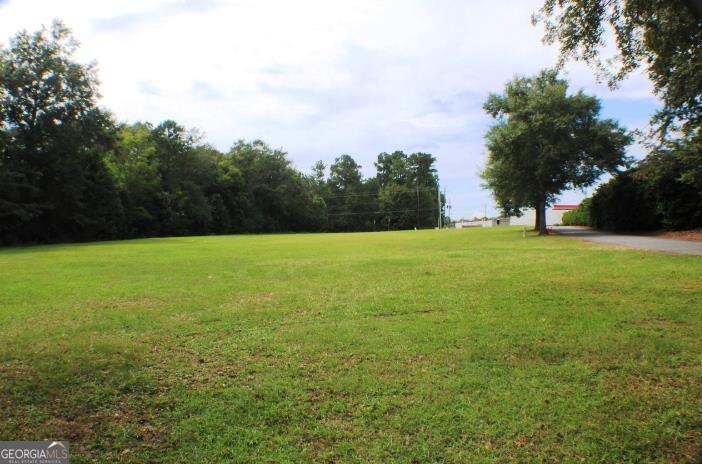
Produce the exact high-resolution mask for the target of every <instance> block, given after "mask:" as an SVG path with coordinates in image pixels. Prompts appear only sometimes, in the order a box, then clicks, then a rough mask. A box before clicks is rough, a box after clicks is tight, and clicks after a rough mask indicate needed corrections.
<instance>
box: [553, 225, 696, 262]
mask: <svg viewBox="0 0 702 464" xmlns="http://www.w3.org/2000/svg"><path fill="white" fill-rule="evenodd" d="M553 231H554V232H555V233H556V234H559V235H565V236H568V237H574V238H578V239H580V240H584V241H586V242H596V243H602V244H605V245H618V246H625V247H629V248H638V249H641V250H651V251H662V252H666V253H678V254H683V255H698V256H702V242H694V241H689V240H674V239H670V238H658V237H645V236H641V235H621V234H613V233H610V232H601V231H599V230H593V229H590V228H587V227H572V226H559V227H554V228H553Z"/></svg>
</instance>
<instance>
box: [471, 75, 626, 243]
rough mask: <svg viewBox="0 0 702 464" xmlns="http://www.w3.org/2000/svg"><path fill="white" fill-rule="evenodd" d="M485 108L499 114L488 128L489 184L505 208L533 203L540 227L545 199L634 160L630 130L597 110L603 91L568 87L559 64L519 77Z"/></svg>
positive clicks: (511, 209)
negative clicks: (596, 94)
mask: <svg viewBox="0 0 702 464" xmlns="http://www.w3.org/2000/svg"><path fill="white" fill-rule="evenodd" d="M484 109H485V111H486V112H487V113H488V114H490V115H491V116H492V117H494V118H496V120H497V123H496V124H495V125H494V126H493V127H491V128H490V130H489V131H488V133H487V135H486V141H487V149H488V161H487V165H486V167H485V169H484V171H483V172H482V177H483V179H484V181H485V185H486V187H488V188H490V189H491V190H492V192H493V195H494V197H495V199H496V201H497V203H498V206H499V207H500V208H501V209H502V210H503V212H504V213H505V214H508V215H509V214H519V213H520V210H521V209H523V208H535V209H536V211H537V223H536V224H535V227H536V229H538V230H539V232H540V233H542V234H543V233H545V232H546V217H545V210H546V207H547V206H548V205H550V204H551V203H552V202H553V201H554V200H555V199H556V197H557V196H558V195H559V194H560V193H561V192H562V191H563V190H566V189H570V188H584V187H587V186H590V185H592V184H593V183H594V182H595V181H596V180H597V179H598V178H599V177H600V176H601V175H602V174H604V173H605V172H615V171H617V170H618V169H619V168H620V167H622V166H625V165H626V164H627V163H628V161H629V160H628V158H627V157H626V153H625V148H626V146H627V145H629V144H630V143H631V141H632V138H631V136H630V135H629V134H628V133H627V132H626V131H625V130H624V129H623V128H621V127H619V125H618V124H617V123H616V122H615V121H612V120H609V119H600V118H599V112H600V103H599V101H598V100H597V98H595V97H593V96H589V95H585V94H584V93H583V92H582V91H578V92H577V93H575V94H568V83H567V81H565V80H563V79H560V78H558V74H557V71H554V70H545V71H542V72H540V73H539V74H538V75H536V76H534V77H517V78H515V79H513V80H512V81H510V82H508V83H507V84H506V85H505V90H504V93H503V94H491V95H490V96H489V97H488V99H487V101H486V102H485V104H484Z"/></svg>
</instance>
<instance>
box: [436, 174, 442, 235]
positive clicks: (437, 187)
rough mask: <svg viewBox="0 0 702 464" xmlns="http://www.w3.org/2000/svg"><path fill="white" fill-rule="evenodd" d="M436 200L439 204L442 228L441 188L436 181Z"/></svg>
mask: <svg viewBox="0 0 702 464" xmlns="http://www.w3.org/2000/svg"><path fill="white" fill-rule="evenodd" d="M436 201H437V203H438V204H439V229H441V190H440V189H439V183H438V182H437V183H436Z"/></svg>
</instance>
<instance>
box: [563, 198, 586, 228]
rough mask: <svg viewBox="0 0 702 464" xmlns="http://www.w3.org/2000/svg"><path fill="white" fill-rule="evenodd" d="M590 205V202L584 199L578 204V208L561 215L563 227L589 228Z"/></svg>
mask: <svg viewBox="0 0 702 464" xmlns="http://www.w3.org/2000/svg"><path fill="white" fill-rule="evenodd" d="M590 203H592V200H591V199H590V198H586V199H585V200H583V202H582V203H580V206H578V207H577V208H575V209H574V210H573V211H568V212H566V213H564V214H563V225H564V226H591V225H592V221H591V219H590Z"/></svg>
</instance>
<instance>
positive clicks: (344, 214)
mask: <svg viewBox="0 0 702 464" xmlns="http://www.w3.org/2000/svg"><path fill="white" fill-rule="evenodd" d="M437 209H438V208H424V209H418V210H415V209H395V210H384V211H383V210H379V211H360V212H347V213H329V214H327V216H356V215H361V214H389V213H414V212H428V211H436V210H437Z"/></svg>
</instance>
